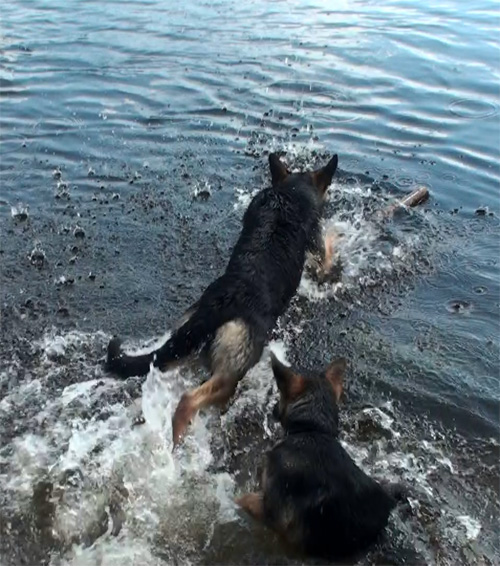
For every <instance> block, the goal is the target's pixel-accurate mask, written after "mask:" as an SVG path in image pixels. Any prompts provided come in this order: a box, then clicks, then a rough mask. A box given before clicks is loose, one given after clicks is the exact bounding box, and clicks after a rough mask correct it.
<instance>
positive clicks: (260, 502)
mask: <svg viewBox="0 0 500 566" xmlns="http://www.w3.org/2000/svg"><path fill="white" fill-rule="evenodd" d="M236 504H237V505H239V506H240V507H241V508H242V509H244V510H245V511H246V512H247V513H248V514H249V515H251V516H252V517H253V518H254V519H255V520H256V521H261V522H262V521H263V520H264V497H263V495H262V493H259V492H256V493H247V494H246V495H243V496H242V497H239V498H238V499H237V500H236Z"/></svg>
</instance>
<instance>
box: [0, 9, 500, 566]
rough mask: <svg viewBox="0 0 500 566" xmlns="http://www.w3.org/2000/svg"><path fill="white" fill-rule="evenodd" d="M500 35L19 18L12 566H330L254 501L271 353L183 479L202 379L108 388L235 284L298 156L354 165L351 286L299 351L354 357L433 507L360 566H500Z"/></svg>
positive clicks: (333, 20) (310, 285) (296, 309)
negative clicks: (111, 351)
mask: <svg viewBox="0 0 500 566" xmlns="http://www.w3.org/2000/svg"><path fill="white" fill-rule="evenodd" d="M499 24H500V18H499V15H498V4H497V3H496V2H494V1H492V0H472V1H471V2H469V3H467V4H465V3H463V2H457V1H446V0H445V1H439V2H434V3H423V2H416V1H415V0H395V1H390V2H385V3H380V2H372V1H369V0H359V1H354V0H339V1H337V2H333V1H326V0H325V1H323V2H320V1H318V0H311V1H307V0H290V1H288V2H284V1H274V2H265V1H262V0H257V1H255V2H235V1H234V0H220V1H214V2H209V1H200V2H193V1H191V0H188V1H187V2H183V3H181V2H179V3H174V2H162V1H160V0H150V1H144V2H132V1H122V2H112V1H107V2H104V1H103V2H96V1H86V2H63V1H62V0H51V1H50V2H49V1H42V0H33V1H29V2H28V1H26V0H24V1H21V0H19V1H17V2H16V1H12V0H4V1H3V2H2V7H1V20H0V26H1V36H0V127H1V130H0V133H1V138H0V175H1V177H0V179H1V185H0V265H1V269H0V288H1V332H2V339H1V344H0V358H1V362H2V363H1V368H0V476H1V485H2V490H1V494H0V556H1V563H2V564H3V565H5V566H7V565H18V564H29V565H32V564H50V565H51V566H62V565H72V566H77V565H94V564H100V565H106V566H108V565H109V566H111V565H113V566H114V565H116V566H118V565H119V566H126V565H136V564H137V565H139V564H140V565H143V564H144V565H147V566H151V565H166V564H185V563H190V564H201V563H203V564H221V563H225V564H234V563H245V564H257V563H262V564H283V563H289V564H298V563H304V562H306V563H311V564H312V563H314V561H312V560H310V559H304V558H303V557H300V556H296V555H294V554H293V552H292V551H291V550H290V549H285V548H283V547H282V546H281V544H280V543H279V541H278V540H277V539H276V538H275V537H274V536H273V535H272V534H271V533H269V532H267V531H266V530H265V529H264V528H261V527H259V526H258V525H255V524H254V523H252V522H251V521H249V520H248V518H246V517H244V516H242V515H241V514H240V513H239V512H238V511H237V510H236V509H235V507H234V504H233V499H234V497H235V496H237V495H238V494H240V493H242V492H244V491H247V490H250V489H253V488H254V487H255V485H256V482H257V478H258V475H257V474H258V470H259V465H260V461H261V457H262V454H263V452H265V450H267V449H268V447H269V446H271V445H272V442H273V440H274V439H275V438H276V437H277V435H278V434H279V431H278V430H277V427H276V424H275V423H274V422H273V421H272V419H271V418H270V413H271V407H272V406H273V403H274V400H275V397H276V390H275V386H274V384H273V381H272V376H271V372H270V364H269V352H268V350H266V351H265V353H264V356H263V358H262V360H261V362H260V364H259V365H258V366H256V367H255V368H254V369H253V370H252V371H251V372H250V373H249V375H248V376H247V377H246V378H245V379H244V380H243V382H242V383H241V386H240V387H239V389H238V392H237V394H236V396H235V400H234V403H233V404H232V406H231V407H230V409H229V410H228V412H227V413H225V414H224V415H220V414H219V413H218V412H216V411H209V412H207V413H206V414H203V415H200V417H199V418H197V420H196V422H195V424H194V426H193V430H192V434H191V435H190V437H189V438H188V439H187V441H186V444H185V446H184V447H183V449H182V450H181V452H180V453H179V454H178V455H177V456H175V457H173V456H172V455H171V430H170V419H171V415H172V410H173V409H174V408H175V405H176V402H177V400H178V399H179V396H180V394H181V392H182V391H183V389H185V388H186V387H187V386H192V384H194V383H199V381H200V379H203V375H193V374H191V373H190V372H189V371H188V370H181V371H178V372H170V373H168V374H166V375H163V376H162V375H161V374H159V373H158V372H155V371H152V372H151V373H150V375H149V376H148V378H147V380H146V382H145V383H144V384H142V383H141V382H140V380H136V379H130V380H128V381H127V382H125V383H124V382H119V381H117V380H115V379H113V377H112V376H110V375H108V374H106V373H105V372H104V370H103V368H102V358H103V355H104V351H105V346H106V343H107V341H108V340H109V338H110V336H111V335H112V334H115V333H118V334H120V335H121V336H123V337H125V338H126V339H127V340H128V343H127V344H128V347H129V348H130V349H137V348H142V347H145V346H148V345H149V346H150V345H151V342H152V341H154V340H158V339H161V338H162V336H164V335H165V333H166V332H168V330H169V327H170V326H171V324H172V323H173V321H174V320H175V318H176V316H178V315H179V314H180V313H181V312H182V311H183V310H184V309H185V308H186V307H187V306H189V304H190V303H191V302H192V301H193V300H195V299H196V298H197V296H198V294H199V293H200V291H201V290H202V289H203V288H204V286H206V285H207V284H208V283H209V282H210V281H211V280H213V278H215V277H216V276H217V275H218V274H220V273H221V271H222V269H223V268H224V265H225V262H226V261H227V258H228V255H229V253H230V249H231V246H232V245H233V243H234V241H235V239H236V237H237V234H238V231H239V227H240V220H241V216H242V214H243V211H244V210H245V207H246V205H247V204H248V202H249V200H250V198H251V196H252V195H253V194H254V193H255V192H256V191H258V190H260V189H262V188H263V187H265V186H266V184H267V183H268V171H267V168H266V167H267V166H266V163H267V154H268V152H269V151H271V150H279V151H284V152H286V155H285V159H286V160H287V161H288V163H289V165H290V167H292V168H303V167H312V166H315V165H317V164H319V163H323V162H325V160H326V159H327V158H328V156H329V155H331V154H332V153H338V155H339V171H338V173H337V175H336V177H335V179H334V182H333V184H332V187H331V189H330V192H329V200H328V203H327V206H326V211H325V225H326V226H327V227H328V228H331V229H333V230H335V231H336V232H337V233H338V234H339V239H338V247H337V252H338V257H339V261H340V263H341V265H342V270H341V275H340V280H339V281H337V282H335V283H333V282H332V283H329V284H327V285H326V286H322V287H318V285H317V284H316V283H315V282H314V281H312V280H310V279H309V278H308V277H307V276H306V275H304V278H303V281H302V283H301V287H300V289H299V292H298V294H297V297H296V298H295V299H294V301H293V304H292V306H291V307H290V309H289V311H288V312H287V313H286V315H285V316H283V317H282V319H281V320H280V324H279V327H278V329H277V330H276V333H275V335H274V337H273V342H272V347H273V348H274V349H278V350H280V351H281V353H282V354H283V355H284V356H286V357H287V358H288V360H290V361H291V362H294V363H297V364H299V365H302V366H305V367H309V368H313V367H317V368H319V367H321V366H322V365H325V364H326V363H327V362H328V361H329V360H330V359H331V358H333V357H335V356H338V355H344V356H346V357H347V358H348V360H349V369H348V374H347V377H346V395H345V400H344V403H343V408H342V411H343V412H342V425H343V426H342V442H343V443H344V444H345V446H346V448H347V450H348V451H349V452H350V453H351V455H352V456H353V457H354V458H355V459H356V461H357V462H358V463H359V464H360V465H361V466H362V467H363V469H365V470H367V471H368V472H370V473H371V474H372V475H374V476H375V477H379V478H390V479H394V480H401V481H405V482H406V483H407V484H409V485H411V486H412V490H413V491H412V497H411V500H410V502H411V510H410V511H408V510H406V511H404V510H400V511H398V512H396V513H394V515H393V517H392V519H391V524H390V526H389V529H388V531H387V533H386V536H385V537H384V539H383V540H381V542H380V543H379V544H378V545H377V546H376V547H375V548H373V549H371V550H370V552H369V553H368V555H367V556H365V557H364V558H362V559H360V561H359V564H402V563H405V564H436V565H450V566H451V565H456V564H481V565H485V564H497V563H498V561H499V552H500V545H499V542H498V516H499V499H498V497H499V464H498V459H499V432H500V423H499V343H498V335H499V301H500V286H499V252H500V249H499V236H500V223H499V214H500V206H499V145H500V122H499V108H500V106H499V105H500V97H499V65H498V63H499V61H500V49H499V43H498V29H499ZM420 185H425V186H427V187H428V188H429V190H430V194H431V197H430V199H429V201H428V202H427V203H425V204H424V205H421V206H420V207H418V208H416V209H414V210H412V211H407V212H405V211H398V213H397V214H396V215H395V216H394V218H392V219H388V220H383V219H381V218H380V217H379V215H378V214H377V212H378V211H379V210H382V209H383V208H385V207H386V206H387V205H388V204H389V203H391V202H393V201H394V200H395V199H397V198H399V197H401V196H403V195H404V194H405V193H406V192H408V191H410V190H412V189H413V188H415V187H417V186H420ZM140 410H142V411H143V413H144V415H145V417H146V424H145V425H143V426H142V427H131V422H132V419H133V417H134V415H136V414H137V413H138V412H139V411H140ZM119 524H120V525H121V528H120V529H118V525H119ZM113 525H114V526H113ZM118 530H119V533H118V534H116V531H118Z"/></svg>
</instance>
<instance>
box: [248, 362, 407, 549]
mask: <svg viewBox="0 0 500 566" xmlns="http://www.w3.org/2000/svg"><path fill="white" fill-rule="evenodd" d="M271 358H272V369H273V373H274V376H275V379H276V382H277V385H278V389H279V393H280V400H279V404H278V406H277V408H278V411H277V413H278V415H277V416H278V418H279V420H280V422H281V424H282V426H283V429H284V435H285V436H284V438H283V439H282V440H280V441H279V442H278V443H277V444H276V445H275V446H274V447H273V448H272V449H271V450H270V451H269V452H268V454H267V455H266V458H265V464H264V468H263V470H264V471H263V474H262V481H261V489H262V491H260V492H256V493H249V494H246V495H244V496H243V497H241V498H240V499H238V500H237V503H238V504H239V505H240V506H241V507H242V508H243V509H244V510H245V511H247V512H248V513H249V514H250V515H251V516H253V517H254V518H255V519H257V520H259V521H262V522H263V523H264V524H266V525H267V526H268V527H270V528H271V529H273V530H274V531H275V532H277V533H278V534H279V535H281V537H282V538H283V539H284V540H285V541H286V542H287V543H288V544H289V545H292V546H293V547H296V548H297V549H299V550H301V551H302V552H304V553H305V554H310V555H313V556H317V557H321V558H325V559H336V560H338V559H343V558H346V557H350V556H352V555H354V554H357V553H358V552H360V551H362V550H364V549H366V548H367V547H368V546H369V545H370V544H372V543H373V542H375V541H376V539H377V538H378V536H379V535H380V534H381V532H382V531H383V530H384V528H385V527H386V525H387V522H388V519H389V515H390V513H391V511H392V509H393V508H394V507H395V506H396V504H397V502H398V501H399V500H401V499H404V496H403V495H402V493H403V492H402V487H401V486H400V485H399V484H387V485H384V486H382V485H381V484H379V483H378V482H376V481H375V480H373V479H372V478H370V477H368V476H367V475H366V474H365V473H364V472H363V471H362V470H361V469H360V468H358V466H357V465H356V464H355V463H354V461H353V460H352V459H351V457H350V456H349V455H348V453H347V452H346V451H345V450H344V448H343V447H342V445H341V444H340V442H339V440H338V435H339V410H338V401H339V398H340V396H341V394H342V388H343V376H344V371H345V367H346V362H345V360H344V359H343V358H339V359H337V360H335V361H333V362H332V363H331V364H330V365H329V366H328V367H327V368H326V370H325V371H323V372H320V373H315V374H312V375H310V376H307V377H306V376H304V375H302V374H299V373H297V372H296V371H295V370H294V369H292V368H291V367H288V366H285V365H284V364H282V363H281V362H280V361H279V360H278V359H277V358H276V357H275V356H274V355H273V354H271Z"/></svg>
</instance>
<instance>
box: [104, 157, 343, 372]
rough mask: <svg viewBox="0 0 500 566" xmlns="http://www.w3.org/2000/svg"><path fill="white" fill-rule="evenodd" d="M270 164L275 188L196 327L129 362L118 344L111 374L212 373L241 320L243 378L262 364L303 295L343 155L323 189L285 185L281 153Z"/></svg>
mask: <svg viewBox="0 0 500 566" xmlns="http://www.w3.org/2000/svg"><path fill="white" fill-rule="evenodd" d="M269 162H270V165H271V173H272V176H273V186H272V187H271V188H268V189H265V190H263V191H261V192H260V193H258V194H257V195H256V196H255V197H254V198H253V200H252V201H251V203H250V205H249V207H248V209H247V210H246V212H245V214H244V217H243V228H242V231H241V234H240V237H239V239H238V241H237V243H236V245H235V247H234V249H233V252H232V254H231V258H230V260H229V263H228V265H227V268H226V271H225V273H224V274H223V275H222V276H221V277H219V278H218V279H216V280H215V281H214V282H213V283H212V284H211V285H209V286H208V288H207V289H206V290H205V291H204V293H203V294H202V296H201V297H200V299H199V300H198V301H197V302H196V303H195V305H193V307H192V308H191V309H190V311H191V312H192V315H191V317H190V318H189V319H188V321H187V322H185V323H184V324H183V325H181V326H180V328H178V329H177V330H175V331H174V333H173V335H172V336H171V337H170V338H169V339H168V340H167V342H166V343H165V344H164V345H163V346H161V347H160V348H159V349H158V350H156V351H154V352H151V353H150V354H145V355H138V356H130V355H126V354H125V353H123V352H122V350H121V348H120V341H119V340H118V339H117V338H114V339H113V340H112V341H111V342H110V344H109V346H108V355H107V367H108V369H110V370H111V371H113V372H114V373H117V374H118V375H120V376H122V377H129V376H133V375H146V374H147V373H148V371H149V368H150V364H151V363H153V365H154V366H155V367H159V368H160V369H161V368H162V367H166V366H167V365H168V363H169V362H172V361H175V360H182V359H184V358H187V357H189V356H191V355H193V354H201V359H202V360H204V361H205V362H206V365H207V366H208V369H210V370H212V369H213V368H211V367H210V364H211V360H210V346H211V344H212V342H213V340H214V336H215V333H216V331H217V329H218V328H220V327H221V326H222V325H223V324H224V323H225V322H228V321H230V320H234V319H241V320H243V321H244V322H245V323H246V325H247V327H248V331H249V335H250V341H251V346H252V352H251V355H250V356H249V359H248V363H247V364H246V365H247V366H248V367H242V368H241V372H242V373H245V372H246V371H248V369H250V367H251V366H252V365H254V364H256V363H257V362H258V361H259V359H260V356H261V354H262V350H263V348H264V345H265V343H266V341H267V339H268V335H269V332H270V331H271V329H272V328H273V327H274V326H275V324H276V321H277V319H278V317H279V316H280V315H281V314H282V313H283V312H284V311H285V309H286V308H287V306H288V304H289V302H290V300H291V298H292V297H293V295H294V294H295V291H296V290H297V287H298V285H299V282H300V278H301V274H302V269H303V267H304V261H305V256H306V251H308V250H311V251H314V250H315V248H317V247H318V245H319V241H320V240H319V238H320V224H319V221H320V213H321V209H322V203H323V193H324V191H325V190H326V188H327V186H328V184H329V183H330V181H331V178H332V176H333V174H334V172H335V169H336V167H337V156H335V157H334V158H333V159H332V160H331V161H330V162H329V164H328V165H327V166H326V167H325V168H323V170H321V171H322V172H324V173H321V172H320V177H321V175H323V176H322V177H321V179H320V180H321V181H322V183H323V185H324V187H323V188H322V189H321V190H320V189H318V187H317V186H316V184H315V182H314V178H313V176H312V175H311V174H310V173H297V174H291V175H288V176H286V178H284V180H283V179H282V178H280V169H279V167H282V168H283V169H282V171H286V170H285V169H284V166H283V164H281V163H280V162H279V159H278V157H277V156H276V154H271V155H270V156H269ZM273 165H274V171H273ZM282 177H285V175H282Z"/></svg>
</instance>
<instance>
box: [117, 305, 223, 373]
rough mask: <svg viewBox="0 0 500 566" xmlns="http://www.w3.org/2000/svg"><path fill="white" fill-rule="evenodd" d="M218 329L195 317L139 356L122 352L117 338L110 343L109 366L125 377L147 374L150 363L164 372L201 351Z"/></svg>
mask: <svg viewBox="0 0 500 566" xmlns="http://www.w3.org/2000/svg"><path fill="white" fill-rule="evenodd" d="M217 327H218V324H217V323H216V321H215V320H213V319H212V320H211V321H209V322H207V320H206V319H204V318H200V317H198V316H196V314H195V315H193V317H192V318H190V319H189V320H188V321H187V322H186V323H185V324H183V325H182V326H181V327H180V328H178V329H177V330H176V331H175V332H174V333H173V334H172V336H171V337H170V338H169V339H168V340H167V341H166V342H165V344H163V345H162V346H160V348H158V349H157V350H154V351H153V352H149V353H147V354H139V355H137V356H133V355H129V354H126V353H125V352H123V350H122V349H121V341H120V339H119V338H116V337H115V338H113V339H112V340H111V341H110V343H109V344H108V352H107V358H106V367H107V369H108V370H110V371H111V372H113V373H115V374H117V375H119V376H120V377H123V378H127V377H132V376H134V375H147V374H148V372H149V368H150V367H151V363H152V364H153V366H154V367H159V368H161V369H163V368H166V367H168V366H169V364H172V365H173V364H175V362H178V361H181V360H183V359H185V358H187V357H188V356H190V355H191V354H193V353H195V352H197V351H199V350H200V349H201V348H202V347H203V345H204V344H205V343H206V342H207V341H209V340H210V339H211V337H212V336H213V335H214V333H215V331H216V329H217Z"/></svg>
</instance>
